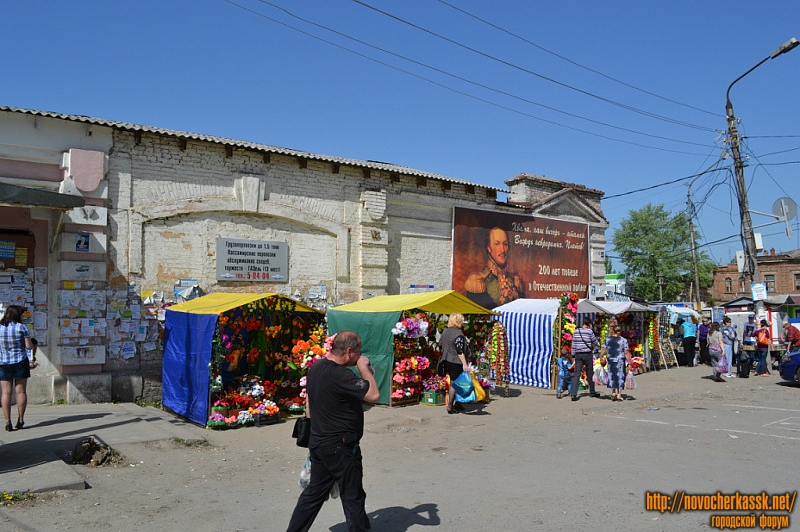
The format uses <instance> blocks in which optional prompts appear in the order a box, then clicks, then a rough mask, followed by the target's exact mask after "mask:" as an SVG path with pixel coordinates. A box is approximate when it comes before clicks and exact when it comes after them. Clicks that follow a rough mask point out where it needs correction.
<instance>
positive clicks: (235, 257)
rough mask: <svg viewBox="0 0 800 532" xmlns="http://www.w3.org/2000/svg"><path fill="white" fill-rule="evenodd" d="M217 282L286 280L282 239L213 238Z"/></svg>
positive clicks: (286, 255) (286, 258)
mask: <svg viewBox="0 0 800 532" xmlns="http://www.w3.org/2000/svg"><path fill="white" fill-rule="evenodd" d="M217 281H269V282H272V283H286V282H289V248H288V245H287V244H286V242H277V241H268V240H238V239H233V238H218V239H217Z"/></svg>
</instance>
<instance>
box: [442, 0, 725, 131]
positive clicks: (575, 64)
mask: <svg viewBox="0 0 800 532" xmlns="http://www.w3.org/2000/svg"><path fill="white" fill-rule="evenodd" d="M437 1H438V2H439V3H442V4H444V5H446V6H447V7H449V8H451V9H454V10H456V11H458V12H459V13H463V14H464V15H466V16H468V17H471V18H473V19H475V20H478V21H480V22H482V23H484V24H486V25H487V26H491V27H492V28H495V29H496V30H499V31H502V32H503V33H505V34H507V35H510V36H511V37H514V38H516V39H519V40H520V41H522V42H524V43H527V44H529V45H531V46H533V47H534V48H537V49H539V50H541V51H543V52H545V53H548V54H550V55H552V56H555V57H557V58H559V59H561V60H563V61H566V62H567V63H570V64H571V65H574V66H576V67H578V68H582V69H584V70H587V71H589V72H592V73H593V74H597V75H598V76H602V77H604V78H606V79H608V80H610V81H613V82H615V83H619V84H620V85H624V86H625V87H628V88H630V89H633V90H636V91H639V92H642V93H644V94H647V95H650V96H653V97H655V98H659V99H661V100H664V101H665V102H669V103H673V104H675V105H680V106H683V107H687V108H689V109H694V110H695V111H700V112H701V113H706V114H709V115H711V116H715V117H717V118H724V117H725V115H722V114H719V113H714V112H711V111H706V110H705V109H701V108H699V107H695V106H693V105H689V104H687V103H682V102H679V101H676V100H672V99H670V98H667V97H665V96H661V95H659V94H656V93H654V92H651V91H648V90H645V89H641V88H639V87H637V86H635V85H631V84H630V83H626V82H624V81H622V80H619V79H617V78H615V77H613V76H609V75H607V74H604V73H603V72H600V71H599V70H595V69H593V68H589V67H587V66H585V65H582V64H581V63H578V62H577V61H573V60H572V59H570V58H568V57H564V56H563V55H561V54H558V53H556V52H554V51H552V50H548V49H547V48H545V47H544V46H541V45H539V44H536V43H535V42H533V41H531V40H529V39H526V38H525V37H523V36H521V35H518V34H516V33H513V32H511V31H509V30H507V29H505V28H503V27H501V26H498V25H497V24H493V23H491V22H489V21H488V20H485V19H483V18H481V17H479V16H477V15H475V14H473V13H470V12H469V11H466V10H464V9H461V8H460V7H457V6H454V5H453V4H451V3H449V2H446V1H445V0H437Z"/></svg>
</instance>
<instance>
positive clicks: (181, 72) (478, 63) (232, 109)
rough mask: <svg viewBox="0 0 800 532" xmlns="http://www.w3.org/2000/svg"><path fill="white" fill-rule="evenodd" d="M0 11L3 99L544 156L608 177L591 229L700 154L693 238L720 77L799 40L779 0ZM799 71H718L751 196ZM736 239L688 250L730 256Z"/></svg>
mask: <svg viewBox="0 0 800 532" xmlns="http://www.w3.org/2000/svg"><path fill="white" fill-rule="evenodd" d="M237 4H238V5H237ZM364 4H366V5H364ZM448 4H449V5H448ZM276 6H277V7H276ZM280 8H283V9H284V10H286V11H282V10H281V9H280ZM379 10H380V11H383V12H384V13H381V12H380V11H379ZM287 11H288V12H287ZM292 15H294V16H292ZM301 19H305V20H306V21H309V22H313V23H316V24H317V25H313V24H309V22H306V21H303V20H301ZM0 20H3V21H4V24H3V31H2V32H1V33H0V59H2V65H3V76H2V81H1V82H0V105H9V106H15V107H23V108H29V109H37V110H47V111H55V112H61V113H73V114H81V115H88V116H93V117H97V118H105V119H110V120H119V121H126V122H133V123H138V124H144V125H150V126H158V127H165V128H172V129H178V130H183V131H190V132H196V133H203V134H209V135H218V136H225V137H231V138H236V139H241V140H247V141H253V142H261V143H265V144H271V145H276V146H282V147H289V148H295V149H298V150H305V151H310V152H314V153H321V154H328V155H335V156H340V157H351V158H357V159H368V160H377V161H383V162H390V163H394V164H400V165H404V166H409V167H412V168H416V169H420V170H425V171H430V172H436V173H439V174H443V175H446V176H450V177H455V178H460V179H467V180H470V181H474V182H478V183H483V184H488V185H494V186H498V187H504V186H505V185H504V183H503V181H504V180H506V179H508V178H511V177H513V176H515V175H517V174H519V173H521V172H525V173H530V174H538V175H546V176H548V177H551V178H555V179H559V180H563V181H567V182H572V183H580V184H583V185H586V186H588V187H591V188H596V189H600V190H603V191H604V192H605V193H606V195H607V196H610V197H609V198H608V199H606V200H604V201H603V209H604V211H605V214H606V217H607V218H608V220H609V222H610V223H611V228H610V229H609V231H608V233H607V238H608V240H609V242H610V241H611V239H612V237H613V231H614V229H615V228H616V227H617V226H618V224H619V222H620V220H621V219H623V218H624V217H626V216H627V214H628V212H629V211H630V210H631V209H638V208H640V207H641V206H642V205H644V204H646V203H647V202H652V203H656V204H659V203H660V204H664V205H665V207H666V208H667V209H668V210H670V211H677V210H681V209H685V208H686V196H687V184H688V183H689V180H686V179H684V180H680V179H681V178H685V177H687V176H692V175H694V174H697V173H699V172H702V171H703V170H706V169H707V168H719V171H714V172H709V173H708V174H706V175H704V176H702V177H699V178H698V179H696V180H695V181H694V183H693V185H692V197H693V199H695V200H696V202H697V204H696V208H697V212H698V220H697V223H698V226H699V229H698V230H699V232H700V235H701V241H702V242H704V243H707V242H715V241H718V240H721V239H725V238H726V237H729V236H731V235H736V234H738V233H739V230H740V225H741V224H740V221H739V213H738V207H737V204H736V201H735V197H734V195H733V188H732V187H733V181H732V178H731V173H730V169H731V168H732V163H731V159H730V158H727V159H723V160H720V159H721V157H722V156H723V153H724V147H725V145H724V138H725V135H724V132H725V130H726V127H727V124H726V121H725V91H726V89H727V87H728V85H729V84H730V83H731V82H732V81H733V80H734V79H736V78H737V77H738V76H740V75H741V74H743V73H744V72H745V71H747V70H748V69H749V68H750V67H752V66H754V65H755V64H756V63H758V62H759V61H760V60H761V59H763V58H765V57H767V56H768V55H769V54H770V53H771V52H772V51H773V50H775V49H776V48H777V47H778V46H780V45H781V44H782V43H783V42H785V41H787V40H788V39H789V38H791V37H796V38H798V39H800V2H797V1H796V0H777V1H772V2H753V1H752V0H750V1H739V0H734V1H729V2H714V1H710V0H706V1H700V2H698V1H696V0H693V1H688V0H676V1H673V2H669V3H662V2H642V1H632V0H631V1H614V0H611V1H608V2H588V1H583V2H578V1H573V0H562V1H561V2H547V3H545V2H530V1H523V0H510V1H500V2H485V1H479V0H446V2H445V1H440V0H405V1H403V2H397V1H394V2H392V1H389V0H363V3H360V2H356V1H353V0H294V1H288V0H274V2H266V1H259V0H236V3H235V4H234V3H231V2H227V1H224V0H201V1H197V0H194V1H189V0H170V1H166V2H164V1H160V2H156V1H149V0H139V1H137V2H108V1H80V0H77V1H71V2H63V1H38V0H30V1H26V2H4V3H3V4H2V6H0ZM323 27H327V28H330V29H332V30H334V31H335V32H336V33H334V32H331V31H328V30H326V29H324V28H323ZM298 30H301V31H302V32H305V33H301V31H298ZM315 37H316V38H315ZM326 41H327V42H326ZM365 43H366V44H365ZM368 45H371V46H368ZM379 49H382V50H383V51H381V50H379ZM387 52H389V53H387ZM559 56H560V57H559ZM403 58H408V59H410V60H412V61H413V62H412V61H408V60H406V59H403ZM425 65H427V66H425ZM610 78H614V79H615V80H618V81H614V80H612V79H610ZM798 86H800V49H796V50H795V51H793V52H790V53H788V54H785V55H783V56H781V57H778V58H776V59H774V60H770V61H767V62H766V63H765V64H763V65H761V66H760V67H759V68H758V69H757V70H755V71H754V72H752V73H751V74H749V75H748V76H747V77H746V78H744V79H743V80H742V81H740V82H738V83H737V84H736V85H735V86H734V88H733V90H732V92H731V100H732V102H733V104H734V109H735V112H736V116H737V117H738V118H739V119H741V123H740V124H739V127H740V131H741V132H742V134H743V135H746V136H747V138H746V139H745V141H744V144H743V153H744V154H745V155H746V156H747V164H748V167H747V168H746V169H745V177H746V180H747V183H748V186H749V199H750V206H751V209H753V210H755V211H760V212H771V207H772V204H773V202H774V201H775V200H777V199H778V198H780V197H784V196H789V197H791V198H793V199H794V200H795V201H798V202H800V193H798V183H800V180H798V173H800V105H798V100H797V94H798V89H797V87H798ZM648 93H649V94H648ZM670 100H671V101H670ZM676 180H680V181H678V182H676V183H673V184H669V185H664V186H659V185H663V184H664V183H667V182H670V181H676ZM646 187H655V188H652V189H650V190H648V191H646V192H638V193H633V194H625V193H628V192H631V191H634V190H637V189H642V188H646ZM620 194H623V195H621V196H620ZM613 196H616V197H613ZM770 220H771V219H770V218H766V217H764V216H760V215H753V221H754V224H756V225H758V224H761V223H766V222H769V221H770ZM793 222H794V224H795V226H796V224H797V219H795V220H794V221H793ZM759 231H761V232H762V234H763V235H764V242H765V247H767V248H770V247H774V248H775V249H776V250H777V251H788V250H792V249H797V248H798V247H800V244H798V238H799V237H800V236H799V235H798V233H799V232H797V231H796V232H795V234H794V235H793V236H792V238H791V239H790V238H787V237H786V235H785V234H784V233H783V226H782V225H772V226H769V227H764V228H762V229H759ZM740 246H741V245H740V243H739V239H738V238H731V239H728V240H723V241H721V242H718V243H713V244H710V245H707V246H705V247H704V248H703V249H706V250H707V251H708V252H709V253H710V254H711V256H712V257H713V258H714V259H716V260H717V261H719V262H724V263H726V262H728V261H729V260H730V259H731V258H732V257H733V256H734V253H735V250H736V249H740ZM608 252H609V254H613V250H612V249H611V246H610V245H609V249H608Z"/></svg>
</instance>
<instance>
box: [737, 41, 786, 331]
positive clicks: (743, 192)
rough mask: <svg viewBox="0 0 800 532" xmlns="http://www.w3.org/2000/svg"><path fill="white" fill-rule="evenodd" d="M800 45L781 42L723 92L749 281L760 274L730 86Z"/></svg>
mask: <svg viewBox="0 0 800 532" xmlns="http://www.w3.org/2000/svg"><path fill="white" fill-rule="evenodd" d="M798 45H800V41H798V40H797V39H795V38H791V39H789V40H788V41H786V42H785V43H783V44H782V45H781V46H780V48H778V49H777V50H775V51H774V52H772V53H771V54H769V55H768V56H767V57H765V58H764V59H762V60H761V61H759V62H758V63H757V64H756V65H755V66H754V67H753V68H751V69H750V70H748V71H747V72H745V73H744V74H742V75H741V76H739V77H738V78H736V79H735V80H733V83H731V84H730V85H729V86H728V92H727V93H726V94H725V97H726V99H727V101H726V103H725V115H726V116H727V117H728V136H729V137H730V141H731V152H732V153H733V166H734V169H735V171H736V190H737V195H738V196H739V213H740V214H741V217H742V232H743V233H744V244H745V273H747V274H748V275H749V276H750V278H751V282H754V283H757V282H760V281H761V276H760V275H759V273H758V256H757V251H756V238H755V235H754V234H753V221H752V220H751V218H750V205H749V204H748V201H747V187H746V186H745V182H744V165H743V164H742V155H741V153H740V152H739V132H738V131H736V117H735V116H734V114H733V104H732V103H731V88H732V87H733V86H734V85H735V84H736V82H737V81H739V80H740V79H742V78H743V77H745V76H746V75H748V74H749V73H750V72H752V71H753V70H755V69H756V68H758V67H760V66H761V65H762V64H764V63H765V62H766V61H767V60H768V59H775V58H776V57H778V56H779V55H781V54H785V53H786V52H789V51H791V50H793V49H794V48H795V47H797V46H798ZM754 303H755V308H756V314H757V315H762V314H763V312H764V302H763V301H761V300H760V299H759V300H758V301H755V302H754Z"/></svg>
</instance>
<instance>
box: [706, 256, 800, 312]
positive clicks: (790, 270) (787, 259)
mask: <svg viewBox="0 0 800 532" xmlns="http://www.w3.org/2000/svg"><path fill="white" fill-rule="evenodd" d="M796 255H797V253H796V252H792V253H776V254H773V255H771V254H766V255H759V257H758V272H759V274H760V275H761V281H762V282H767V280H768V276H772V278H773V279H774V281H775V283H774V288H773V287H772V286H768V287H767V288H768V291H769V294H770V295H773V294H797V293H800V289H798V286H797V283H798V280H800V277H798V276H800V257H797V256H796ZM741 277H742V274H741V273H739V272H738V270H737V267H736V263H733V264H728V265H725V266H721V267H719V268H717V269H716V270H715V271H714V284H713V286H712V290H711V295H712V296H713V297H714V301H715V303H716V304H719V303H724V302H727V301H730V300H732V299H735V298H737V297H739V296H747V297H750V295H751V293H750V282H749V281H745V282H744V284H743V285H742V282H741V281H740V278H741ZM726 280H730V285H728V284H727V283H726ZM728 286H730V289H729V288H728Z"/></svg>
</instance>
